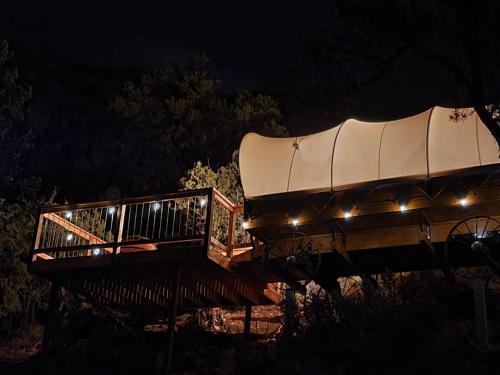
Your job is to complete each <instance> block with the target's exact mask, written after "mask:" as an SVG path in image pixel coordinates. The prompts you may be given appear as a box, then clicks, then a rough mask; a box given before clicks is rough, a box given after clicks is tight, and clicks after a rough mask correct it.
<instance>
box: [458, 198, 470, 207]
mask: <svg viewBox="0 0 500 375" xmlns="http://www.w3.org/2000/svg"><path fill="white" fill-rule="evenodd" d="M458 203H460V205H461V206H462V207H465V206H467V205H468V204H469V201H468V200H467V198H466V197H462V198H460V200H459V201H458Z"/></svg>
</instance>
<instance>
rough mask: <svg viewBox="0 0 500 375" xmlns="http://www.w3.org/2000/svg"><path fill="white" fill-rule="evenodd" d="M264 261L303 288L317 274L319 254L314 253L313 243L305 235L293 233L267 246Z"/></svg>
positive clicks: (319, 260) (319, 262)
mask: <svg viewBox="0 0 500 375" xmlns="http://www.w3.org/2000/svg"><path fill="white" fill-rule="evenodd" d="M265 261H266V262H267V263H269V264H271V265H273V266H275V267H276V268H277V269H278V270H279V272H280V273H282V274H283V275H284V276H285V277H287V278H288V279H289V280H293V281H295V280H296V281H297V284H299V285H300V286H303V287H305V286H306V285H307V284H309V283H310V282H311V281H312V279H313V278H314V276H316V275H317V274H318V272H319V267H320V264H321V253H314V243H313V241H312V240H311V239H310V238H309V237H308V236H307V235H306V234H305V233H302V232H296V231H294V232H292V233H287V234H286V235H284V236H282V237H280V238H279V239H278V240H276V241H274V242H272V243H271V244H270V245H269V248H268V250H267V253H266V256H265Z"/></svg>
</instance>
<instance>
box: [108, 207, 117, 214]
mask: <svg viewBox="0 0 500 375" xmlns="http://www.w3.org/2000/svg"><path fill="white" fill-rule="evenodd" d="M115 212H116V207H109V208H108V214H110V215H113V214H114V213H115Z"/></svg>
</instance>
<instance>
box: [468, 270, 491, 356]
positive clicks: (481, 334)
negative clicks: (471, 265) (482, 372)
mask: <svg viewBox="0 0 500 375" xmlns="http://www.w3.org/2000/svg"><path fill="white" fill-rule="evenodd" d="M472 287H473V291H474V307H475V317H476V337H477V340H478V342H479V344H480V345H481V346H483V347H487V346H488V344H489V337H488V317H487V313H486V297H485V285H484V280H483V279H475V280H474V281H473V283H472Z"/></svg>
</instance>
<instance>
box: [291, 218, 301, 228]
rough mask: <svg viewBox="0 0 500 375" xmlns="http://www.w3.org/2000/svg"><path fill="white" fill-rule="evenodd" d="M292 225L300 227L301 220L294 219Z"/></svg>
mask: <svg viewBox="0 0 500 375" xmlns="http://www.w3.org/2000/svg"><path fill="white" fill-rule="evenodd" d="M292 225H293V226H294V227H296V226H297V225H299V219H297V218H296V217H295V218H293V219H292Z"/></svg>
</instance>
